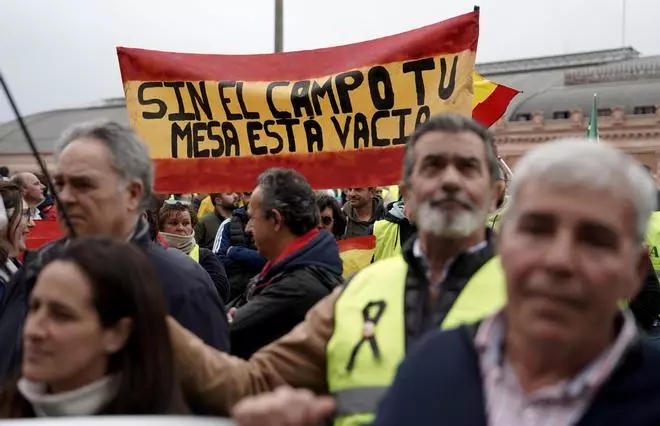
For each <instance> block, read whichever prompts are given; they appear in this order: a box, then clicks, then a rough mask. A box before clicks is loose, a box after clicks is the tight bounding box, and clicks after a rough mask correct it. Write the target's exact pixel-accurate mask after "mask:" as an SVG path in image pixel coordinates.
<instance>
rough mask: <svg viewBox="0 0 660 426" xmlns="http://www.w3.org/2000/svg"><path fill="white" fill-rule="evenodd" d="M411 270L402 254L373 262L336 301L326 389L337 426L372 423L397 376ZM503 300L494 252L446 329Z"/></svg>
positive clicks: (501, 274)
mask: <svg viewBox="0 0 660 426" xmlns="http://www.w3.org/2000/svg"><path fill="white" fill-rule="evenodd" d="M407 273H408V265H407V263H406V261H405V260H404V259H403V256H395V257H392V258H389V259H386V260H383V261H380V262H378V263H374V264H372V265H370V266H369V267H367V268H365V269H364V270H362V271H361V272H359V273H358V274H357V275H356V276H355V277H354V278H353V280H352V281H351V282H350V284H349V285H348V286H347V287H346V289H345V290H344V292H343V293H342V295H341V296H340V297H339V299H338V300H337V302H336V304H335V315H334V321H335V325H334V333H333V335H332V337H331V338H330V341H329V342H328V345H327V347H326V358H327V378H328V379H327V380H328V389H329V390H330V393H331V394H332V395H333V396H334V397H335V399H336V403H337V417H336V418H335V423H334V424H335V426H358V425H363V424H369V423H371V422H372V420H373V417H374V413H375V411H376V408H377V406H378V402H379V401H380V399H381V397H382V396H383V395H384V393H385V391H386V390H387V388H388V387H389V386H390V384H391V383H392V381H393V380H394V376H395V374H396V370H397V367H398V366H399V364H400V363H401V361H402V360H403V358H404V356H405V340H406V331H405V315H404V311H405V289H406V275H407ZM505 300H506V284H505V278H504V272H503V270H502V267H501V264H500V261H499V257H494V258H492V259H491V260H490V261H488V262H487V263H486V264H485V265H483V266H482V267H481V268H480V269H479V270H478V271H477V272H476V273H475V274H474V275H473V276H472V278H471V279H470V281H468V283H467V284H466V286H465V288H464V289H463V291H462V292H461V293H460V294H459V296H458V298H457V299H456V301H455V302H454V305H453V306H452V308H451V310H450V311H449V313H448V314H447V316H446V318H445V320H444V321H443V322H442V328H443V329H450V328H455V327H458V326H459V325H461V324H466V323H472V322H476V321H478V320H480V319H482V318H484V317H485V316H487V315H490V314H492V313H494V312H495V311H497V310H498V309H500V308H501V307H502V306H504V303H505ZM374 344H375V345H376V346H377V348H378V351H377V355H376V354H375V351H374V350H373V347H374Z"/></svg>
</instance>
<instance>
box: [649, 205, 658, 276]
mask: <svg viewBox="0 0 660 426" xmlns="http://www.w3.org/2000/svg"><path fill="white" fill-rule="evenodd" d="M646 243H647V244H648V246H649V256H651V263H652V264H653V269H654V270H655V274H656V275H657V276H658V278H659V279H660V212H653V213H652V214H651V218H650V220H649V227H648V229H647V231H646Z"/></svg>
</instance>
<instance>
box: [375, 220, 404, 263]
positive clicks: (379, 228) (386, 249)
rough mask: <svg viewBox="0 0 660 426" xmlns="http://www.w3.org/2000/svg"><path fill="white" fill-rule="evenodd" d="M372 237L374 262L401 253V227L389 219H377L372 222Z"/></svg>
mask: <svg viewBox="0 0 660 426" xmlns="http://www.w3.org/2000/svg"><path fill="white" fill-rule="evenodd" d="M374 237H376V248H375V249H374V262H376V261H378V260H383V259H388V258H390V257H393V256H396V255H397V254H400V253H401V228H400V227H399V224H397V223H393V222H390V221H389V220H377V221H376V222H374Z"/></svg>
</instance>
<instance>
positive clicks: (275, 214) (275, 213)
mask: <svg viewBox="0 0 660 426" xmlns="http://www.w3.org/2000/svg"><path fill="white" fill-rule="evenodd" d="M270 220H272V221H273V230H274V231H275V232H278V231H279V230H280V229H282V228H283V227H284V216H282V213H280V211H279V210H276V209H273V210H271V217H270Z"/></svg>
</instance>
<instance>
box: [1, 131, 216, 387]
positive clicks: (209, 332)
mask: <svg viewBox="0 0 660 426" xmlns="http://www.w3.org/2000/svg"><path fill="white" fill-rule="evenodd" d="M55 159H56V162H57V173H56V175H55V185H56V187H57V190H58V191H59V197H60V200H61V202H62V203H63V205H64V207H65V208H66V210H67V212H68V215H69V218H70V220H71V223H72V225H73V227H74V229H75V231H76V233H77V235H78V236H108V237H111V238H114V239H116V240H120V241H131V242H132V243H133V244H135V245H136V246H137V247H139V248H140V249H141V250H142V251H143V252H144V253H146V255H147V258H148V259H149V262H150V263H151V265H152V266H153V268H154V270H155V271H156V275H157V278H158V283H159V284H160V286H161V288H162V291H163V295H164V296H165V303H166V306H167V309H168V312H169V313H170V315H172V316H173V317H174V318H176V319H177V321H179V322H180V323H181V324H182V325H183V326H184V327H186V328H187V329H189V330H190V331H192V332H193V333H195V334H196V335H198V336H200V338H202V339H203V340H204V341H205V342H207V343H208V344H210V345H212V346H214V347H217V348H218V349H221V350H228V349H229V329H228V328H229V327H228V324H227V318H226V313H225V309H224V304H223V303H222V300H221V299H220V297H219V296H218V294H217V291H216V290H215V287H214V285H213V282H212V281H211V278H210V277H209V276H208V274H207V273H206V271H204V269H203V268H202V267H201V266H199V265H198V264H197V263H195V262H194V261H192V260H191V259H190V258H189V257H188V256H186V255H184V254H183V253H181V252H180V251H178V250H173V249H164V248H163V247H161V246H160V245H157V244H155V243H154V242H153V241H152V239H151V237H150V235H149V226H148V224H147V221H146V219H144V218H143V212H144V210H145V208H146V207H147V206H148V204H149V199H150V196H151V194H152V192H153V191H152V187H153V166H152V163H151V160H150V159H149V153H148V150H147V147H146V145H144V144H143V143H142V142H140V140H139V139H138V138H137V136H136V135H135V133H133V131H131V130H130V129H128V128H126V127H123V126H121V125H119V124H116V123H112V122H96V123H85V124H80V125H76V126H73V127H72V128H71V129H69V131H68V132H66V134H65V135H64V136H63V138H62V140H61V142H60V144H59V145H58V147H57V149H56V151H55ZM59 213H60V214H61V213H62V212H59ZM60 223H62V224H63V221H60ZM63 230H64V232H66V233H67V235H68V234H69V229H68V228H66V227H65V228H64V229H63ZM67 243H68V238H65V239H63V240H60V241H57V242H55V243H53V244H50V245H49V246H47V247H46V248H44V249H42V250H41V251H40V252H39V253H38V255H37V257H36V258H35V259H34V260H33V261H31V262H29V263H28V264H27V265H26V267H24V268H23V269H22V270H21V271H20V272H19V273H18V274H17V275H16V276H15V279H14V283H13V284H12V285H10V290H9V291H8V292H7V294H6V295H5V303H3V304H2V306H1V307H0V342H2V345H1V346H0V380H1V379H2V378H4V377H6V375H7V374H8V373H9V372H11V371H13V370H14V369H15V367H16V366H17V365H18V363H19V362H20V359H21V356H20V350H21V344H20V341H21V338H20V336H21V329H22V324H23V322H24V319H25V315H26V314H27V300H28V296H29V294H30V291H31V290H32V287H33V286H34V283H35V281H36V278H37V275H38V274H39V272H40V270H41V268H42V266H43V264H44V263H45V261H46V260H47V259H48V257H49V255H50V253H51V252H53V251H54V250H57V249H58V248H59V247H61V246H63V245H66V244H67ZM99 260H100V261H103V259H99Z"/></svg>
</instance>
